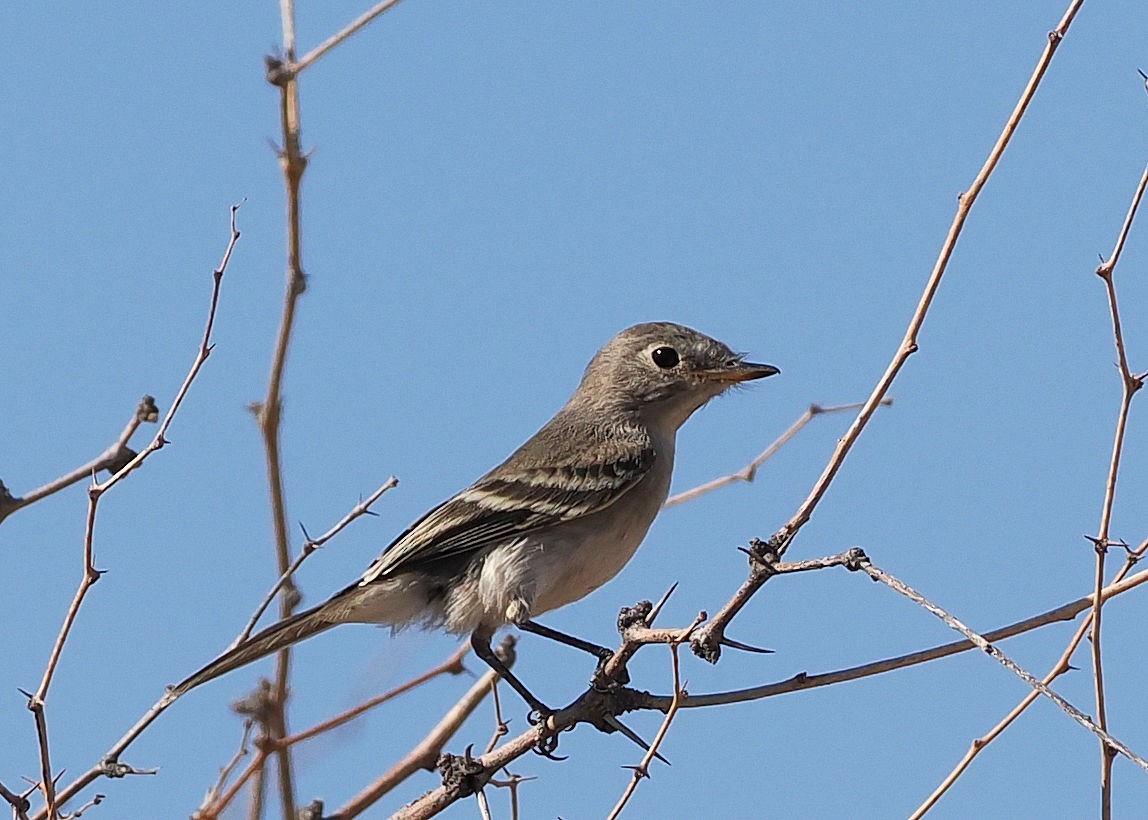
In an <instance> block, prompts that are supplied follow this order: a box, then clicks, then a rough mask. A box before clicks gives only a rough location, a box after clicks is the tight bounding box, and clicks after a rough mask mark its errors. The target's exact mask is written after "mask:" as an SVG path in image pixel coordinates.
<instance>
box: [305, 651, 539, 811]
mask: <svg viewBox="0 0 1148 820" xmlns="http://www.w3.org/2000/svg"><path fill="white" fill-rule="evenodd" d="M496 651H497V652H498V654H499V657H500V658H501V659H502V662H503V663H505V664H506V665H507V667H510V666H512V665H513V664H514V660H515V655H514V639H513V636H510V635H508V636H506V638H503V640H502V642H501V643H500V645H499V647H498V649H497V650H496ZM497 679H498V673H496V672H495V671H494V670H493V669H489V670H487V671H486V672H484V673H483V674H482V675H481V676H480V677H479V679H478V680H477V681H475V682H474V685H473V686H471V687H470V689H468V690H467V691H466V694H464V695H463V696H462V698H460V699H459V701H458V702H457V703H456V704H455V705H454V706H452V707H451V708H450V710H449V711H448V712H447V713H446V714H445V715H443V717H442V719H441V720H440V721H439V722H438V724H436V725H435V727H434V728H433V729H431V730H430V732H429V733H427V736H426V737H425V738H423V740H422V742H421V743H419V744H418V745H417V746H415V748H413V749H411V751H410V752H408V753H407V755H406V757H404V758H403V759H402V760H400V761H398V762H397V763H395V764H394V765H393V766H391V768H390V769H389V770H388V771H386V772H385V773H384V774H382V775H381V776H380V777H378V778H377V779H376V780H375V781H374V782H372V783H370V784H369V785H368V786H367V787H366V788H364V789H363V790H362V791H361V792H359V793H358V794H357V795H355V796H354V797H352V798H351V799H350V800H349V801H347V803H345V804H344V805H343V806H341V807H340V808H339V809H337V810H336V811H335V812H333V813H332V814H330V815H328V817H327V820H350V819H351V818H352V817H358V816H359V815H360V814H362V813H363V812H364V811H366V810H367V809H368V808H370V807H371V806H372V805H374V804H375V803H376V802H377V801H378V800H379V799H380V798H381V797H383V796H384V795H386V794H387V793H388V792H390V791H391V790H392V789H393V788H395V786H397V785H398V784H400V783H402V782H403V781H404V780H406V779H407V778H408V777H410V776H411V775H412V774H413V773H414V772H416V771H418V770H419V769H427V768H433V767H434V765H435V762H436V761H437V760H438V757H439V755H440V754H441V753H442V749H443V747H444V746H445V745H446V744H447V741H449V740H450V739H451V738H452V737H453V736H454V734H455V733H456V732H457V731H458V730H459V727H461V726H462V724H463V723H464V722H465V721H466V719H467V718H469V717H470V716H471V715H472V714H473V713H474V710H475V709H477V708H478V706H479V704H481V703H482V701H483V700H484V699H485V698H486V696H487V695H489V694H490V692H491V688H492V686H493V684H494V681H495V680H497ZM531 733H532V734H535V735H536V734H537V730H533V729H532V730H531ZM484 757H485V755H484ZM506 762H509V759H508V760H507V761H506ZM499 768H501V766H500V767H499ZM451 802H453V801H451ZM404 811H405V809H404V810H400V811H398V812H396V813H395V815H394V817H395V818H398V817H403V816H406V815H404ZM424 816H429V815H424Z"/></svg>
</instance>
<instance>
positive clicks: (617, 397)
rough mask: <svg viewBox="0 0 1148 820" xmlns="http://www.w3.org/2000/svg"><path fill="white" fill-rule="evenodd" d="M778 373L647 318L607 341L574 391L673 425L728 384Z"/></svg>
mask: <svg viewBox="0 0 1148 820" xmlns="http://www.w3.org/2000/svg"><path fill="white" fill-rule="evenodd" d="M780 372H781V371H780V370H778V369H777V368H776V367H774V366H773V365H768V364H756V363H754V362H747V361H746V360H745V358H744V356H742V355H741V354H738V353H735V352H734V351H733V350H731V349H730V348H729V347H728V346H726V345H724V344H722V343H721V342H719V341H718V340H717V339H714V338H711V337H709V336H707V335H705V334H704V333H699V332H698V331H696V330H693V329H692V328H688V327H685V326H683V325H678V324H674V323H672V322H648V323H645V324H640V325H634V326H633V327H631V328H627V329H626V330H623V331H622V332H621V333H619V334H618V335H617V336H615V337H614V338H612V339H611V340H610V341H609V342H607V343H606V345H605V346H604V347H603V348H602V349H601V350H599V351H598V353H597V354H596V355H595V356H594V358H593V359H592V360H591V361H590V364H589V365H588V366H587V367H586V374H585V376H583V378H582V386H581V387H580V388H579V391H578V392H579V393H580V394H584V395H586V396H587V397H592V398H595V399H598V400H604V401H608V402H611V403H619V404H622V405H625V406H627V407H629V408H632V409H637V410H640V411H642V412H643V414H644V415H650V414H657V415H659V416H662V417H663V418H665V419H666V420H668V421H670V422H671V423H672V424H673V425H674V427H675V428H676V427H678V426H680V425H681V424H682V423H684V422H685V420H686V419H687V418H689V416H690V414H691V413H693V412H694V411H695V410H697V409H698V408H699V407H701V406H702V405H703V404H705V403H706V402H708V401H709V400H710V399H712V398H713V397H714V396H717V395H719V394H721V393H724V392H725V391H726V390H728V389H729V388H730V387H733V386H734V385H738V384H741V383H743V382H747V381H751V380H753V379H762V378H765V377H766V376H773V375H776V374H777V373H780Z"/></svg>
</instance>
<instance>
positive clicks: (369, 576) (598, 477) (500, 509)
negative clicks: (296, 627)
mask: <svg viewBox="0 0 1148 820" xmlns="http://www.w3.org/2000/svg"><path fill="white" fill-rule="evenodd" d="M627 450H628V452H624V453H615V454H613V456H612V457H611V458H609V459H603V460H597V461H594V462H593V463H587V464H563V465H557V466H552V465H551V466H526V465H523V466H516V465H514V463H513V460H511V461H508V462H507V464H505V465H503V467H502V468H500V469H497V470H495V471H492V472H491V473H489V474H488V475H486V476H485V477H484V478H481V479H479V481H478V482H476V483H475V484H474V485H472V486H471V487H469V488H468V489H466V490H463V491H462V492H461V493H459V494H458V495H456V496H455V497H454V498H451V499H450V500H448V501H446V502H444V503H442V504H440V505H439V506H437V507H435V508H434V509H433V510H431V511H430V512H428V513H427V514H426V515H424V516H423V517H422V518H420V519H419V520H418V521H416V522H415V523H414V524H413V525H412V526H411V527H410V529H408V530H407V531H406V532H404V533H403V534H402V535H400V536H399V537H398V538H397V539H395V541H394V542H393V543H392V544H391V545H390V546H389V547H387V549H386V550H384V551H383V554H382V555H380V556H379V557H378V558H377V559H376V560H375V562H374V563H373V564H371V566H370V567H369V568H368V569H367V571H366V573H364V575H363V578H362V579H361V580H360V581H359V582H358V584H357V585H356V586H365V585H367V584H371V583H374V582H375V581H377V580H379V579H380V578H385V577H387V576H390V575H393V574H395V573H396V572H404V571H408V570H413V569H423V570H425V569H427V568H428V566H429V565H433V564H435V563H438V562H444V564H452V563H454V561H452V560H450V559H455V560H456V561H457V560H462V559H464V557H466V556H468V555H471V554H474V553H476V552H480V551H482V550H485V549H489V548H492V547H494V546H497V545H498V544H500V543H505V542H506V541H508V540H513V539H515V538H518V537H521V536H524V535H527V534H529V533H531V532H534V531H536V530H539V529H543V528H545V527H549V526H552V525H554V524H557V523H559V522H562V521H569V520H571V519H574V518H581V517H582V516H586V515H591V514H593V513H596V512H599V511H601V510H604V509H606V508H607V507H609V506H610V505H611V504H613V503H614V502H616V501H617V500H618V499H619V498H621V497H622V496H623V495H625V494H626V492H627V491H629V490H630V489H631V488H632V487H634V486H635V485H637V484H638V482H640V481H641V479H642V477H643V476H645V475H646V473H647V472H649V470H650V467H651V466H652V465H653V463H654V458H655V453H654V449H653V447H652V446H650V445H649V443H648V442H643V444H642V446H640V447H634V448H633V449H630V448H627Z"/></svg>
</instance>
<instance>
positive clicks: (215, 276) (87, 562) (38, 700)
mask: <svg viewBox="0 0 1148 820" xmlns="http://www.w3.org/2000/svg"><path fill="white" fill-rule="evenodd" d="M238 210H239V205H233V206H231V237H230V239H229V240H228V243H227V247H226V249H225V250H224V252H223V259H222V260H221V261H220V263H219V266H218V267H217V268H216V269H215V270H214V272H213V273H212V290H211V307H210V308H209V310H208V313H207V325H206V327H205V328H204V331H203V340H202V341H201V342H200V345H199V351H198V353H197V354H196V357H195V360H194V361H193V362H192V365H191V369H190V370H189V371H188V373H187V376H186V377H185V378H184V380H183V384H182V385H181V386H180V388H179V391H178V392H177V393H176V396H175V399H173V400H172V403H171V408H170V409H169V410H168V411H167V415H166V416H164V419H163V422H162V423H161V424H160V426H159V430H158V431H157V432H156V434H155V437H154V438H153V439H152V440H151V442H150V443H149V444H148V446H147V447H145V448H144V449H143V450H142V451H140V452H139V453H136V454H135V455H134V456H132V457H131V458H130V459H128V460H127V461H126V462H125V463H123V464H122V465H120V466H119V467H118V469H117V470H116V471H115V472H114V473H113V474H112V476H111V477H110V478H108V479H107V480H106V481H104V482H103V483H102V484H101V483H99V482H95V481H93V483H92V485H91V486H90V487H89V488H88V512H87V517H86V523H85V527H84V548H83V571H82V575H81V577H80V584H79V586H78V587H77V589H76V594H75V596H74V597H73V598H72V603H71V604H70V605H69V607H68V611H67V613H66V614H65V616H64V623H63V625H62V626H61V627H60V632H59V634H58V635H57V636H56V642H55V644H54V645H53V647H52V653H51V655H50V656H49V658H48V664H47V666H46V667H45V669H44V676H43V678H42V679H41V680H40V686H39V688H37V690H36V692H35V693H34V694H31V693H26V694H28V709H29V711H31V712H32V715H33V717H34V719H35V723H36V736H37V738H38V741H39V747H40V769H41V771H40V776H41V781H40V789H41V791H42V792H43V794H44V811H45V813H46V815H47V817H48V818H49V820H55V818H56V817H57V816H58V809H59V804H60V803H63V802H64V800H65V799H66V798H63V797H59V798H58V796H57V794H56V786H55V778H54V777H53V775H52V765H51V760H50V756H49V745H48V725H47V717H46V715H45V712H44V709H45V704H46V702H47V699H48V689H49V687H50V686H51V685H52V678H53V676H54V675H55V672H56V666H57V664H58V663H59V661H60V656H61V655H62V654H63V651H64V644H65V643H66V641H67V639H68V635H69V634H70V633H71V630H72V625H73V624H74V623H75V620H76V617H77V615H79V612H80V606H81V605H82V604H83V602H84V598H85V597H86V596H87V593H88V590H89V589H91V587H92V585H93V584H95V583H96V581H98V580H99V579H100V574H101V573H100V571H99V570H97V569H96V566H95V552H94V546H93V541H94V538H95V527H96V508H97V506H98V505H99V501H100V498H101V497H102V496H103V494H104V493H106V492H108V491H109V490H110V489H112V488H113V487H115V486H116V484H118V483H119V482H120V481H122V480H123V479H124V478H125V477H126V476H127V475H128V474H130V473H131V472H132V471H133V470H135V469H136V468H137V467H139V466H140V465H142V464H143V462H144V460H145V459H147V457H148V456H149V455H151V454H152V453H154V452H156V451H157V450H159V449H161V448H162V447H163V446H164V445H165V444H167V439H166V437H165V436H166V434H167V430H168V427H170V426H171V423H172V421H173V420H174V418H175V414H176V412H177V411H178V410H179V408H180V405H181V404H182V403H183V399H184V397H185V396H186V395H187V391H188V390H189V389H190V388H191V384H192V382H193V381H194V380H195V377H196V376H197V375H198V374H199V371H200V368H202V367H203V364H204V362H206V361H207V357H208V356H210V355H211V349H212V344H211V331H212V328H213V327H214V324H215V312H216V309H217V307H218V305H219V292H220V288H221V285H222V283H223V274H224V272H225V271H226V270H227V264H228V262H229V261H230V260H231V253H232V251H233V250H234V249H235V244H236V243H237V242H238V241H239V230H238V228H237V227H236V225H235V214H236V211H238ZM142 407H143V405H141V408H142ZM149 412H150V409H149ZM137 415H139V414H138V413H137ZM129 426H130V425H129Z"/></svg>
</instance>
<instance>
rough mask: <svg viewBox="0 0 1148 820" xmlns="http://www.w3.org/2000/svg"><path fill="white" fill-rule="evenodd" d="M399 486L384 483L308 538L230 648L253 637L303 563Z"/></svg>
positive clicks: (395, 482) (392, 479)
mask: <svg viewBox="0 0 1148 820" xmlns="http://www.w3.org/2000/svg"><path fill="white" fill-rule="evenodd" d="M398 484H399V480H398V479H397V478H395V477H394V476H391V477H390V478H388V479H387V480H386V481H384V482H383V484H382V486H380V487H379V488H378V489H377V490H375V491H374V492H373V493H371V494H370V495H369V496H368V497H367V499H366V500H365V501H364V500H360V501H359V503H358V504H356V505H355V506H354V507H353V508H352V509H351V511H350V512H349V513H347V514H346V515H345V516H343V518H342V520H341V521H339V523H337V524H336V525H335V526H333V527H331V529H329V530H327V532H325V533H323V534H322V535H320V536H319V537H318V538H311V537H309V536H308V537H307V540H306V541H305V542H304V543H303V548H302V549H301V550H299V554H298V555H297V556H295V560H294V561H292V562H291V566H289V567H288V568H287V572H285V573H283V574H282V575H280V576H279V580H277V581H276V582H275V585H274V586H273V587H271V589H270V590H269V591H268V592H267V594H266V595H265V596H264V597H263V600H262V601H260V602H259V606H258V607H256V608H255V612H254V613H253V614H252V615H251V618H250V619H249V620H248V621H247V624H246V625H245V626H244V627H243V631H242V632H240V633H239V636H238V637H237V638H236V639H235V640H234V641H233V642H232V644H231V646H230V647H228V648H229V649H234V648H235V647H237V646H239V644H241V643H243V642H244V641H245V640H247V639H248V638H249V637H251V632H252V630H253V629H255V624H257V623H259V619H260V618H262V617H263V613H264V612H266V611H267V607H269V606H271V602H272V601H273V600H275V595H276V594H277V593H278V592H279V590H281V589H282V588H283V587H284V586H285V585H286V584H287V582H288V581H290V580H291V578H292V577H294V575H295V573H296V572H298V571H299V567H300V566H302V565H303V562H304V561H306V560H307V558H308V557H309V556H310V555H311V553H313V552H314V551H315V550H317V549H319V548H320V547H321V546H323V545H324V544H326V543H327V542H328V541H330V540H331V539H332V538H334V537H335V536H336V535H338V534H339V533H340V532H342V531H343V529H344V528H345V527H346V526H347V525H348V524H350V523H351V522H352V521H354V520H355V519H356V518H359V517H360V516H363V515H366V514H367V513H369V512H370V511H371V505H372V504H374V503H375V502H376V501H378V500H379V498H381V497H382V495H383V493H385V492H386V491H387V490H390V489H393V488H394V487H397V486H398ZM306 532H307V531H306V530H304V531H303V533H304V535H306Z"/></svg>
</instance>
